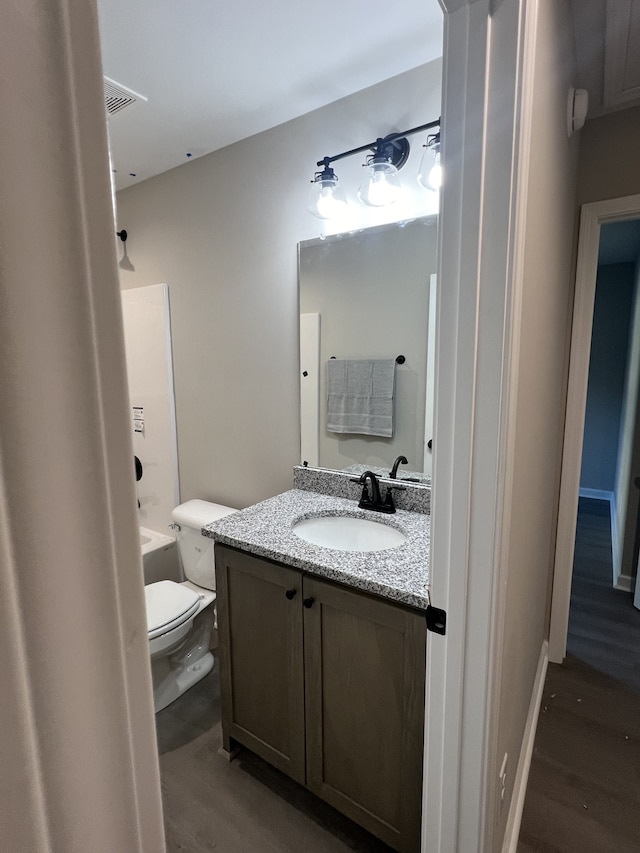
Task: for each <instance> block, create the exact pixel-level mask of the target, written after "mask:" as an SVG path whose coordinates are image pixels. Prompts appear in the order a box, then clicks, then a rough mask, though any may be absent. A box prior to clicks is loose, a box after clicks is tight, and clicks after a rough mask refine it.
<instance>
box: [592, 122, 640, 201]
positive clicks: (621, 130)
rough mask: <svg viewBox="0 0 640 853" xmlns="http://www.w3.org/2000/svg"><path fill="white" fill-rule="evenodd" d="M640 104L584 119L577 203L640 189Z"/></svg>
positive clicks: (619, 196) (617, 195)
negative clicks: (639, 144)
mask: <svg viewBox="0 0 640 853" xmlns="http://www.w3.org/2000/svg"><path fill="white" fill-rule="evenodd" d="M639 139H640V107H634V108H633V109H630V110H622V111H621V112H617V113H610V114H609V115H606V116H601V117H600V118H596V119H593V120H591V121H587V123H586V124H585V126H584V129H583V130H582V132H581V140H580V168H579V172H578V204H586V203H587V202H591V201H602V200H603V199H606V198H622V197H623V196H627V195H634V194H636V193H640V157H638V140H639Z"/></svg>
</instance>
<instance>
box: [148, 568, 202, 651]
mask: <svg viewBox="0 0 640 853" xmlns="http://www.w3.org/2000/svg"><path fill="white" fill-rule="evenodd" d="M144 595H145V603H146V609H147V635H148V638H149V640H153V639H154V638H155V637H159V636H161V635H162V634H166V633H167V632H168V631H171V630H173V629H174V628H177V627H178V626H179V625H182V623H183V622H187V621H188V620H189V619H190V618H191V617H192V616H194V615H195V614H196V613H197V612H198V609H199V607H200V596H199V595H198V593H197V592H194V591H193V590H192V589H188V588H187V587H185V586H183V585H182V584H179V583H174V581H157V582H156V583H152V584H149V585H148V586H145V588H144Z"/></svg>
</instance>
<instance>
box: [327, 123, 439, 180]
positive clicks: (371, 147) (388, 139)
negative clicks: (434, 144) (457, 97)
mask: <svg viewBox="0 0 640 853" xmlns="http://www.w3.org/2000/svg"><path fill="white" fill-rule="evenodd" d="M434 127H440V119H439V118H437V119H435V120H434V121H429V122H427V123H426V124H420V125H418V127H412V128H410V129H409V130H401V131H398V132H397V133H390V134H389V135H388V136H385V137H378V139H376V140H375V142H369V143H367V144H366V145H360V146H359V147H358V148H352V149H351V150H350V151H343V152H342V153H341V154H334V155H333V157H323V158H322V160H318V162H317V163H316V166H324V168H325V169H327V168H328V166H329V164H330V163H335V162H336V160H343V159H344V158H345V157H351V155H352V154H360V153H362V152H363V151H376V150H377V149H378V148H380V146H381V145H382V144H385V145H389V144H391V143H393V142H394V141H395V140H397V139H404V138H405V137H407V136H412V135H413V134H414V133H420V132H421V131H423V130H431V129H432V128H434Z"/></svg>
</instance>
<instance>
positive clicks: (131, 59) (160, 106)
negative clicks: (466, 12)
mask: <svg viewBox="0 0 640 853" xmlns="http://www.w3.org/2000/svg"><path fill="white" fill-rule="evenodd" d="M98 7H99V13H100V28H101V41H102V52H103V68H104V73H105V75H106V76H107V77H110V78H111V79H113V80H115V81H116V82H117V83H120V84H122V85H124V86H126V87H128V88H130V89H133V90H134V91H135V92H137V93H139V94H141V95H143V96H145V97H146V98H147V99H148V100H147V101H146V102H145V101H142V100H141V101H138V102H137V103H136V104H134V105H133V106H130V107H126V108H125V109H123V110H122V111H121V112H119V113H116V114H115V115H113V116H111V117H110V119H109V136H110V144H111V153H112V160H113V166H114V168H115V170H116V174H115V180H116V187H117V188H118V189H122V188H123V187H127V186H130V185H132V184H134V183H137V182H138V181H141V180H145V179H146V178H150V177H152V176H153V175H157V174H160V173H161V172H165V171H167V170H168V169H171V168H173V167H174V166H179V165H181V164H182V163H184V162H186V161H187V160H188V159H189V158H188V157H187V155H188V154H190V155H191V156H192V157H200V156H202V155H203V154H208V153H209V152H211V151H215V150H217V149H219V148H223V147H224V146H225V145H229V144H231V143H233V142H237V141H238V140H240V139H244V138H246V137H248V136H252V135H253V134H255V133H259V132H261V131H263V130H267V129H268V128H270V127H275V126H276V125H278V124H281V123H282V122H285V121H288V120H290V119H292V118H295V117H296V116H300V115H304V114H305V113H307V112H310V111H311V110H314V109H317V108H318V107H321V106H324V105H325V104H328V103H331V102H333V101H335V100H337V99H339V98H342V97H345V96H346V95H350V94H352V93H353V92H357V91H359V90H360V89H364V88H366V87H367V86H371V85H373V84H375V83H378V82H380V81H381V80H385V79H387V78H388V77H393V76H394V75H396V74H400V73H401V72H403V71H408V70H409V69H410V68H415V67H417V66H418V65H422V64H423V63H425V62H428V61H430V60H432V59H434V58H436V57H438V56H441V54H442V12H441V10H440V7H439V5H438V2H437V0H395V2H394V3H393V4H392V5H389V4H381V3H379V4H376V3H372V2H371V0H324V2H322V3H319V4H311V3H309V2H304V0H302V2H301V0H269V2H266V3H265V2H259V0H234V2H224V0H181V1H180V2H176V0H98ZM354 144H361V141H360V140H355V141H354ZM130 173H133V174H130Z"/></svg>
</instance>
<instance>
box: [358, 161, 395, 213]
mask: <svg viewBox="0 0 640 853" xmlns="http://www.w3.org/2000/svg"><path fill="white" fill-rule="evenodd" d="M399 195H400V178H399V177H398V170H397V169H396V167H395V166H394V165H393V164H392V163H389V162H387V161H386V160H385V161H382V162H379V163H375V162H374V163H371V165H370V166H368V167H367V174H366V177H365V179H364V181H363V182H362V184H361V185H360V189H359V190H358V198H359V199H360V201H362V202H364V203H365V204H368V205H370V206H371V207H384V206H385V205H387V204H393V202H394V201H397V199H398V196H399Z"/></svg>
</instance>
